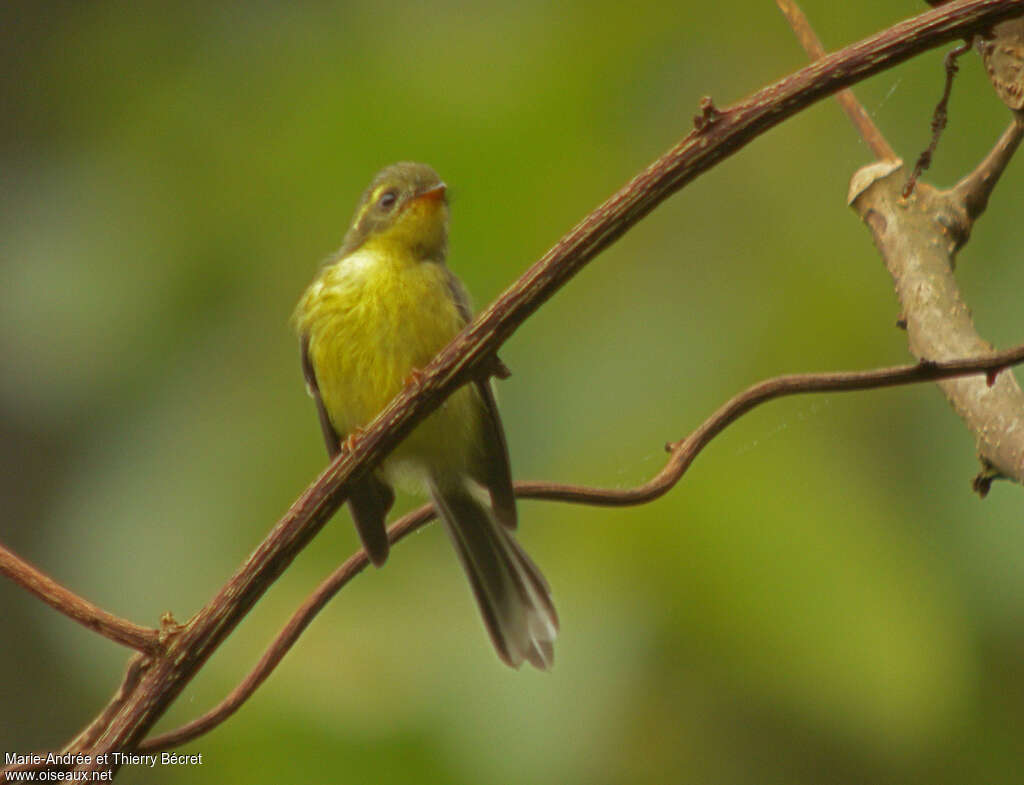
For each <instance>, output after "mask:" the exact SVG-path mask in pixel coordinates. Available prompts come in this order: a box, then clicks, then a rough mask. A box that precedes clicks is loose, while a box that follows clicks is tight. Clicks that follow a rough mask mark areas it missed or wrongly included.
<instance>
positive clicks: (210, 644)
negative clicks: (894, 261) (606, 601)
mask: <svg viewBox="0 0 1024 785" xmlns="http://www.w3.org/2000/svg"><path fill="white" fill-rule="evenodd" d="M1022 12H1024V4H1022V3H1021V0H965V1H964V2H960V3H955V4H953V5H950V6H943V7H941V8H937V9H934V10H931V11H927V12H925V13H923V14H921V15H919V16H917V17H915V18H913V19H910V20H907V21H905V22H902V23H899V24H897V25H895V26H893V27H891V28H889V29H887V30H885V31H883V32H881V33H878V34H876V35H874V36H871V37H870V38H867V39H865V40H863V41H861V42H859V43H857V44H854V45H852V46H850V47H847V48H846V49H844V50H842V51H840V52H837V53H835V54H832V55H829V56H827V57H824V58H822V59H820V60H818V61H817V62H815V63H812V64H811V65H808V66H807V67H805V68H803V69H801V70H800V71H798V72H797V73H795V74H793V75H791V76H789V77H787V78H785V79H783V80H781V81H779V82H777V83H775V84H772V85H770V86H768V87H766V88H764V89H762V90H760V91H758V92H757V93H755V94H754V95H752V96H751V97H750V98H748V99H746V100H744V101H741V102H740V103H738V104H736V105H734V106H732V107H730V108H728V109H726V110H722V111H717V110H714V109H713V107H711V105H710V104H708V107H709V108H708V110H707V111H706V112H705V114H704V116H703V117H702V118H701V119H702V122H701V123H700V124H699V125H700V127H699V128H697V129H696V130H694V131H693V132H691V133H690V134H689V135H688V136H687V137H686V138H684V139H683V140H682V141H681V142H679V143H678V144H677V145H676V146H675V147H673V148H672V149H671V150H669V151H668V152H667V153H666V154H665V155H663V156H662V157H661V158H659V159H658V160H657V161H655V162H654V163H653V164H651V165H650V166H649V167H648V168H647V169H645V170H644V171H642V172H641V173H640V174H638V175H637V176H636V177H635V178H634V179H633V180H632V181H631V182H630V183H628V184H627V185H626V186H625V187H624V188H623V189H622V190H620V191H619V192H618V193H616V194H615V195H613V196H612V197H611V198H610V199H608V200H607V201H606V202H604V204H602V205H600V206H599V207H598V208H597V209H596V210H594V211H593V212H592V213H591V214H590V215H589V216H588V217H587V218H585V219H584V220H583V221H582V222H581V223H580V224H578V225H577V226H576V227H575V228H574V229H572V230H571V231H570V232H569V233H568V234H567V235H566V236H565V237H564V238H562V240H560V241H559V242H558V244H556V245H555V246H554V247H553V248H552V249H551V250H550V251H548V253H547V254H545V255H544V256H543V257H542V258H541V259H540V260H539V261H538V262H536V263H535V264H534V265H533V266H532V267H530V269H529V270H527V272H526V273H525V274H524V275H523V276H522V277H521V278H520V279H519V280H518V281H516V282H515V283H514V284H513V285H512V286H511V287H510V288H509V289H508V290H506V292H505V293H504V294H503V295H502V296H501V298H500V299H499V300H497V301H496V302H495V303H494V304H492V305H491V307H490V308H488V309H487V310H485V311H484V312H483V313H481V314H480V315H479V316H478V317H477V318H476V319H474V320H473V322H472V323H470V324H469V325H468V326H467V327H466V329H465V330H464V331H463V332H462V333H460V335H459V336H458V337H457V338H456V339H455V340H454V341H453V342H452V343H451V344H450V345H449V346H448V347H446V349H445V350H443V351H442V352H441V353H440V354H439V355H438V356H437V357H436V358H435V359H434V360H433V361H432V362H431V363H429V364H428V365H427V366H426V368H424V369H422V370H423V374H422V377H421V378H420V379H419V380H418V383H416V384H414V385H412V386H410V387H407V388H406V389H405V390H403V392H402V393H401V394H400V395H398V396H397V397H396V398H395V399H394V400H393V401H392V402H391V404H390V405H389V406H388V407H387V408H386V409H385V410H384V411H383V412H382V413H381V414H380V415H379V416H378V417H377V418H376V419H375V420H374V421H373V422H372V423H371V424H370V425H369V426H368V427H367V428H366V430H365V431H364V433H363V435H362V437H361V438H360V439H359V440H358V441H357V442H356V443H355V444H354V445H353V449H352V450H351V451H349V452H344V453H342V454H341V455H340V456H338V458H336V459H335V460H334V461H333V462H332V463H331V464H330V466H328V467H327V469H326V470H325V471H324V472H323V474H321V476H320V477H319V478H318V479H317V480H316V482H315V483H313V484H312V485H311V486H310V487H309V488H307V489H306V491H305V492H304V493H303V494H302V496H301V497H300V498H299V499H298V500H297V501H296V503H295V504H294V505H293V506H292V508H291V509H290V510H289V511H288V512H287V513H286V514H285V516H284V517H283V518H282V519H281V520H280V521H279V522H278V523H277V524H276V525H275V526H274V528H273V529H272V530H271V532H270V533H269V534H268V536H267V537H266V539H265V540H264V541H263V542H262V543H261V544H260V545H259V547H258V548H257V549H256V550H255V552H254V553H253V554H252V555H251V556H250V557H249V559H248V560H247V561H246V562H245V564H243V565H242V566H241V567H240V568H239V569H238V571H237V572H236V573H235V574H234V576H232V578H231V579H230V580H229V581H228V582H227V583H226V584H225V585H224V586H223V587H222V588H221V590H220V591H219V592H218V593H217V595H216V596H215V597H214V598H212V599H211V600H210V602H209V603H207V605H206V606H205V607H204V608H203V609H202V610H200V612H199V613H198V614H197V615H196V616H195V617H194V618H193V619H192V620H190V621H189V622H188V623H187V624H185V625H184V626H183V627H182V628H181V630H180V632H179V633H178V634H177V635H176V636H175V637H174V638H173V639H172V640H171V641H170V643H169V644H168V646H167V651H166V656H164V657H161V658H159V659H157V660H154V661H153V663H152V664H151V666H150V667H149V668H148V669H147V671H146V673H145V674H144V676H143V677H142V680H141V681H140V683H139V685H138V687H137V688H136V689H135V690H134V692H133V694H132V695H131V696H129V698H128V699H127V700H126V701H125V702H124V703H123V705H122V706H121V708H120V710H119V711H118V712H117V713H116V714H115V715H114V716H113V717H112V718H111V720H110V722H109V724H108V725H107V727H106V728H105V730H104V732H103V733H102V734H100V735H98V737H97V738H96V742H95V744H92V745H89V746H88V748H87V749H85V750H82V751H88V752H89V753H91V754H92V755H93V761H94V762H93V764H82V765H77V766H75V770H76V771H94V770H99V769H101V768H104V767H102V766H100V765H99V764H98V763H96V762H95V761H96V757H97V756H102V754H103V753H107V752H111V751H115V750H118V751H124V750H131V749H134V748H135V747H136V746H137V745H138V744H139V743H140V742H141V740H142V738H143V737H144V736H145V734H146V733H147V732H148V731H149V729H150V728H151V727H152V726H153V724H154V723H155V722H156V721H157V719H159V718H160V717H161V716H162V715H163V714H164V712H165V711H166V710H167V708H168V706H170V705H171V703H172V702H173V701H174V700H175V699H176V698H177V696H178V695H179V694H180V693H181V691H182V690H183V689H184V687H185V685H186V684H188V682H189V681H190V680H191V679H192V678H193V677H194V676H195V674H196V673H197V672H198V670H199V669H200V668H201V667H202V665H203V664H204V663H205V662H206V660H207V659H208V658H209V657H210V655H211V654H212V653H213V652H214V651H215V650H216V648H217V647H218V646H219V645H220V644H221V642H222V641H223V640H224V639H225V638H226V637H227V636H228V635H229V634H230V633H231V631H232V630H233V629H234V628H235V627H236V626H237V625H238V623H239V622H240V621H241V620H242V618H244V616H245V615H246V614H247V613H248V612H249V610H250V609H251V608H252V606H253V605H254V604H255V603H256V601H257V600H258V599H259V598H260V597H261V596H262V595H263V594H264V593H265V592H266V591H267V589H268V588H269V587H270V586H271V584H272V583H273V582H274V581H275V580H276V579H277V578H278V577H279V576H280V575H281V573H282V572H283V571H284V570H285V569H286V568H287V567H288V565H289V564H290V563H291V561H292V560H293V559H294V558H295V557H296V555H297V554H298V553H299V552H300V551H301V550H302V549H303V548H304V547H305V546H306V545H307V544H308V543H309V542H310V540H312V538H313V537H314V536H315V535H316V534H317V533H318V532H319V531H320V529H321V528H322V527H323V525H324V524H325V523H326V522H327V520H328V519H329V518H330V516H331V515H332V514H333V513H334V512H335V510H337V508H338V507H339V506H340V504H341V503H342V502H343V501H344V500H345V498H346V496H347V494H348V489H349V486H350V484H351V482H352V481H353V480H354V479H357V478H358V477H359V476H360V475H361V474H363V473H365V472H366V471H368V470H369V469H370V468H372V467H373V466H374V465H376V464H377V463H379V462H380V461H381V460H382V459H383V458H384V457H385V456H386V455H387V454H388V453H389V452H390V451H391V450H392V449H394V447H395V446H396V445H397V444H398V442H399V441H401V440H402V439H403V438H404V437H405V436H407V435H408V434H409V433H410V432H411V431H412V429H413V428H414V427H415V425H416V424H417V423H418V422H419V421H420V420H422V419H423V418H424V417H426V416H427V415H429V414H430V413H431V412H432V411H433V410H434V409H436V408H437V407H438V406H439V405H440V403H441V401H443V400H444V398H445V397H447V396H448V395H450V394H451V393H452V392H454V391H455V389H456V388H457V387H458V386H460V385H461V384H463V383H465V382H467V381H469V380H470V379H472V378H475V377H478V376H480V375H482V374H484V373H486V372H487V369H488V363H489V358H491V357H492V356H493V355H494V353H495V352H496V351H497V349H498V348H499V347H500V346H501V345H502V343H504V341H506V340H507V339H508V338H509V336H511V335H512V333H513V332H514V331H515V330H516V329H517V328H518V327H519V326H520V325H521V324H522V323H523V322H524V321H525V320H526V319H527V318H528V317H529V316H530V315H531V314H532V313H533V312H534V311H536V310H537V309H538V308H539V307H540V306H541V305H542V304H543V303H544V302H545V301H547V300H548V299H549V298H550V297H552V296H553V295H554V294H555V292H557V291H558V289H560V288H561V287H562V286H563V285H565V283H567V282H568V281H569V279H571V278H572V277H573V276H574V275H576V273H578V272H579V271H580V270H581V269H582V268H583V267H584V266H585V265H586V264H587V263H588V262H590V261H591V260H592V259H593V258H594V257H595V256H596V255H597V254H598V253H600V252H601V251H603V250H604V249H606V248H607V247H608V246H610V245H611V244H612V243H613V242H614V241H615V240H617V239H618V238H619V237H621V236H622V235H623V234H624V233H625V232H626V231H628V230H629V229H630V228H631V227H632V226H634V225H635V224H636V223H637V222H639V221H640V220H641V219H642V218H643V217H644V216H646V215H647V214H648V213H650V212H651V211H652V210H653V209H654V208H655V207H656V206H658V205H659V204H660V203H661V202H663V201H664V200H665V199H667V198H668V197H669V196H670V195H672V194H673V193H675V192H676V191H678V190H679V189H680V188H682V187H683V186H684V185H686V184H687V183H689V182H691V181H692V180H693V179H694V178H696V177H697V176H698V175H700V174H702V173H703V172H705V171H707V170H708V169H710V168H712V167H713V166H714V165H715V164H717V163H718V162H720V161H721V160H723V159H724V158H726V157H728V156H729V155H732V154H733V153H735V152H737V151H738V150H740V149H741V148H742V147H744V146H745V145H747V144H748V143H750V142H751V141H753V140H754V139H755V138H756V137H757V136H759V135H760V134H762V133H764V132H765V131H767V130H769V129H771V128H773V127H775V126H776V125H778V124H779V123H781V122H782V121H784V120H786V119H787V118H789V117H791V116H793V115H794V114H796V113H797V112H799V111H801V110H802V109H805V108H807V107H808V106H810V105H812V104H814V103H815V102H817V101H819V100H821V99H823V98H825V97H826V96H828V95H830V94H832V93H834V92H835V91H837V90H840V89H842V88H844V87H848V86H850V85H852V84H855V83H856V82H858V81H860V80H862V79H865V78H867V77H869V76H871V75H873V74H876V73H879V72H881V71H883V70H885V69H887V68H890V67H892V66H893V65H895V64H897V63H901V62H904V61H905V60H907V59H909V58H911V57H913V56H914V55H916V54H918V53H920V52H922V51H925V50H926V49H929V48H932V47H935V46H939V45H941V44H942V43H944V42H946V41H949V40H953V39H957V38H962V37H964V36H965V35H967V34H969V33H971V32H972V31H974V30H977V29H981V28H987V27H990V26H991V25H993V24H995V23H996V22H999V21H1002V20H1004V19H1008V18H1010V17H1013V16H1016V15H1019V14H1021V13H1022ZM116 768H118V767H116V766H115V767H113V769H115V770H116Z"/></svg>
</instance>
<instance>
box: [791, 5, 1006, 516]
mask: <svg viewBox="0 0 1024 785" xmlns="http://www.w3.org/2000/svg"><path fill="white" fill-rule="evenodd" d="M777 2H778V3H779V6H780V7H781V8H782V9H783V12H784V13H785V14H786V16H787V18H789V19H790V20H791V24H792V25H793V28H794V30H796V31H797V35H798V37H799V38H800V39H801V40H803V41H805V46H807V47H808V48H809V51H811V53H812V56H815V53H816V51H817V49H820V44H817V45H816V46H815V42H816V41H817V39H816V37H815V36H814V33H813V31H812V30H811V29H810V24H809V23H808V22H807V20H806V18H804V17H803V15H802V14H801V13H800V11H799V9H798V8H797V7H796V4H795V2H793V0H777ZM929 2H931V3H932V5H939V4H941V3H942V0H934V2H933V1H932V0H929ZM953 5H955V4H953V3H949V4H943V5H942V7H943V8H951V7H952V6H953ZM1022 25H1024V20H1022V19H1017V20H1013V21H1011V22H1004V23H1002V24H1001V25H998V26H996V28H995V33H994V34H993V36H992V37H991V38H986V37H985V36H982V35H978V36H976V37H975V38H976V39H977V41H978V42H979V50H980V51H981V52H982V56H983V58H984V59H985V65H986V68H987V69H988V71H989V76H990V78H991V79H992V83H993V86H994V87H995V89H996V91H997V93H998V94H999V96H1000V98H1001V99H1002V100H1003V101H1004V102H1006V103H1007V104H1008V105H1010V106H1011V108H1013V109H1019V108H1020V104H1016V105H1014V102H1013V99H1014V97H1016V99H1018V100H1020V99H1022V95H1024V44H1022V42H1024V28H1022ZM968 38H969V37H968ZM806 42H809V43H806ZM962 49H963V47H959V48H958V49H956V50H954V52H953V53H951V54H950V55H948V56H947V58H946V89H945V92H944V93H943V98H942V100H941V101H940V103H939V106H938V107H937V108H936V118H937V119H936V121H933V132H934V134H935V135H934V136H933V140H932V145H931V147H929V151H928V152H927V154H926V155H925V156H922V158H923V159H924V158H927V157H930V155H931V151H932V150H933V149H934V146H935V143H936V142H937V139H938V137H937V134H938V133H939V131H941V128H940V127H939V126H940V125H944V123H945V119H944V117H943V116H942V115H944V113H945V104H946V102H947V100H948V98H949V91H950V87H951V80H952V74H953V72H954V71H955V66H953V65H952V61H953V59H954V54H955V53H959V52H961V51H962ZM994 72H995V73H994ZM997 77H998V78H997ZM845 100H846V101H847V102H852V103H856V99H855V98H854V97H853V94H852V93H848V96H847V98H846V99H845ZM844 106H845V104H844ZM858 107H859V104H858ZM848 114H850V116H851V120H852V121H853V124H854V126H855V127H856V128H857V129H858V130H859V131H860V132H861V134H862V136H863V137H864V139H865V141H867V142H868V143H869V144H872V149H874V150H875V151H876V155H878V156H879V157H880V158H882V159H884V160H882V161H880V162H879V163H876V164H874V165H872V166H868V167H864V168H863V169H861V170H860V171H859V172H857V173H856V174H855V175H854V177H853V180H852V181H851V183H850V196H849V202H850V204H851V205H852V206H853V207H854V209H855V210H857V212H858V214H859V215H860V216H861V219H862V220H863V221H864V222H865V223H866V224H867V225H868V227H869V228H870V229H871V231H872V233H873V235H874V239H875V245H876V246H877V247H878V249H879V251H880V252H881V253H882V256H883V257H884V259H885V263H886V266H887V267H888V269H889V272H890V274H891V275H892V277H893V280H894V281H895V283H896V294H897V296H898V298H899V301H900V304H901V306H902V308H903V315H902V316H901V317H900V319H899V324H900V325H901V326H903V327H905V328H906V329H907V337H908V343H909V347H910V350H911V352H912V353H913V354H914V356H915V357H917V358H918V359H920V360H942V359H949V358H950V357H963V356H968V355H979V354H984V353H986V352H989V351H991V350H992V347H991V345H990V344H988V343H987V342H986V341H984V340H983V339H982V338H981V336H980V335H978V333H977V331H976V330H975V329H974V325H973V324H972V322H971V318H970V311H969V310H968V308H967V306H966V305H965V304H964V302H963V300H962V299H961V298H960V293H959V290H958V289H957V285H956V281H955V279H954V277H953V268H954V265H955V262H956V253H957V251H958V250H959V249H960V248H961V247H962V246H963V244H964V243H966V242H967V238H968V237H969V236H970V233H971V229H972V228H973V225H974V221H975V220H977V218H978V217H979V216H980V215H981V214H982V212H984V210H985V206H986V205H987V204H988V199H989V196H990V195H991V193H992V191H993V189H994V188H995V185H996V183H997V182H998V181H999V177H1000V176H1001V175H1002V173H1003V171H1004V170H1005V168H1006V166H1007V165H1008V164H1009V162H1010V159H1011V158H1012V157H1013V153H1014V152H1015V151H1016V149H1017V147H1018V145H1019V144H1020V141H1021V136H1022V134H1024V114H1022V113H1021V112H1019V111H1015V112H1014V120H1013V122H1012V123H1011V125H1010V127H1009V128H1008V129H1007V130H1006V131H1005V132H1004V133H1003V135H1002V137H1001V138H1000V140H999V142H998V143H997V144H996V146H995V148H994V149H993V150H992V151H991V152H990V153H989V154H988V155H987V156H986V157H985V159H984V160H983V161H982V162H981V164H979V165H978V167H977V168H976V169H975V171H974V172H972V173H971V174H970V175H968V176H967V177H965V178H963V179H962V180H961V181H960V182H959V183H958V184H957V185H956V186H955V187H954V188H952V189H950V190H948V191H938V190H936V189H935V188H933V187H931V186H922V187H920V188H919V189H918V193H916V194H912V193H911V192H912V191H914V183H915V180H916V177H917V175H918V174H919V172H917V171H915V173H914V174H913V175H912V176H911V177H910V178H909V180H908V181H907V182H906V183H905V184H904V186H903V187H902V188H900V189H899V190H898V191H894V190H893V189H894V188H895V186H896V183H897V181H898V179H899V178H898V177H896V173H897V172H899V171H900V170H901V169H902V162H901V161H899V160H897V159H895V157H894V156H891V155H889V154H888V152H887V150H888V145H885V147H884V148H880V147H876V144H877V138H879V137H880V136H881V134H880V133H878V131H877V129H876V128H875V126H874V124H873V123H870V124H869V125H868V126H865V125H864V124H863V123H862V122H860V120H859V118H860V117H866V113H865V112H864V110H863V107H859V108H858V110H857V111H851V110H849V109H848ZM919 166H920V162H919ZM911 197H913V198H911ZM939 386H940V388H941V389H942V391H943V393H944V394H945V395H946V398H947V399H948V400H949V402H950V403H951V404H952V405H953V408H954V410H955V411H956V412H957V413H958V414H959V415H960V416H961V418H962V419H963V420H964V422H965V423H966V424H967V427H968V428H969V429H970V430H971V432H972V433H974V434H975V438H976V439H977V442H978V453H979V456H980V458H981V460H982V464H983V469H982V472H981V473H980V474H979V475H978V476H977V477H976V478H975V481H974V487H975V490H977V492H978V493H979V494H980V495H981V496H982V497H984V496H985V495H986V494H987V493H988V490H989V487H990V485H991V483H992V480H993V479H996V478H998V477H1005V478H1011V479H1014V480H1016V481H1017V482H1021V483H1024V394H1022V393H1021V390H1020V387H1019V386H1018V385H1017V382H1016V380H1015V379H1014V378H1013V376H1012V375H1010V374H1005V375H1004V376H1003V377H1002V378H1001V379H1000V381H999V384H998V385H996V387H995V388H993V389H990V388H989V387H988V386H986V385H983V384H981V383H980V382H978V381H977V380H969V379H963V380H958V381H949V382H944V383H942V384H940V385H939Z"/></svg>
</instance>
